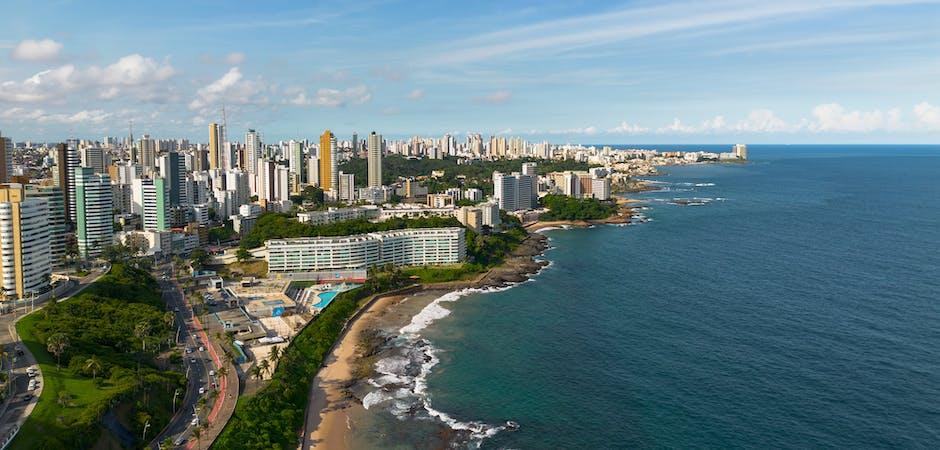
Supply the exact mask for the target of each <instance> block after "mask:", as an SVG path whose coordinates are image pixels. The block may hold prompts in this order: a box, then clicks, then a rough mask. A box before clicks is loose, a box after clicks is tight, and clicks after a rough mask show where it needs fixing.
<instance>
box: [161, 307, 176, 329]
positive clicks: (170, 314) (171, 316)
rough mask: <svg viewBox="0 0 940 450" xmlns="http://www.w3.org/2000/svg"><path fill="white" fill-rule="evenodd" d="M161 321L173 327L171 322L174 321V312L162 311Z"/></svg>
mask: <svg viewBox="0 0 940 450" xmlns="http://www.w3.org/2000/svg"><path fill="white" fill-rule="evenodd" d="M163 322H164V323H166V326H168V327H170V328H173V324H174V323H176V314H173V311H167V312H165V313H163Z"/></svg>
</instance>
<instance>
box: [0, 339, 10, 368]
mask: <svg viewBox="0 0 940 450" xmlns="http://www.w3.org/2000/svg"><path fill="white" fill-rule="evenodd" d="M9 357H10V352H9V351H8V350H7V347H6V346H5V345H0V370H2V369H3V361H4V360H5V359H7V358H9Z"/></svg>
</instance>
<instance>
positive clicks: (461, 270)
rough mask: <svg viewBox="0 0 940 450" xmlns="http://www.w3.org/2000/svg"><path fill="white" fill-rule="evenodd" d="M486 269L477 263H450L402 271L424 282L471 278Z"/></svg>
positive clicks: (409, 268) (407, 268)
mask: <svg viewBox="0 0 940 450" xmlns="http://www.w3.org/2000/svg"><path fill="white" fill-rule="evenodd" d="M484 271H485V269H483V268H481V267H480V266H478V265H475V264H449V265H442V266H415V267H406V268H403V269H402V272H403V273H404V274H405V275H407V276H409V277H418V280H420V281H421V282H422V283H443V282H448V281H463V280H470V279H473V278H474V277H476V276H478V275H480V274H481V273H483V272H484Z"/></svg>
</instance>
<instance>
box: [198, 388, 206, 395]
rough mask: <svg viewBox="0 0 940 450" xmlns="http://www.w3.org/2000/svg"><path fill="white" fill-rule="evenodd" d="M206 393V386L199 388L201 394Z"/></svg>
mask: <svg viewBox="0 0 940 450" xmlns="http://www.w3.org/2000/svg"><path fill="white" fill-rule="evenodd" d="M205 393H206V388H204V387H201V388H199V395H202V394H205Z"/></svg>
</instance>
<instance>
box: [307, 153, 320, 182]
mask: <svg viewBox="0 0 940 450" xmlns="http://www.w3.org/2000/svg"><path fill="white" fill-rule="evenodd" d="M307 184H308V185H311V186H319V185H320V159H319V158H317V157H316V156H313V151H312V150H311V151H310V152H309V153H307Z"/></svg>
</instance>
